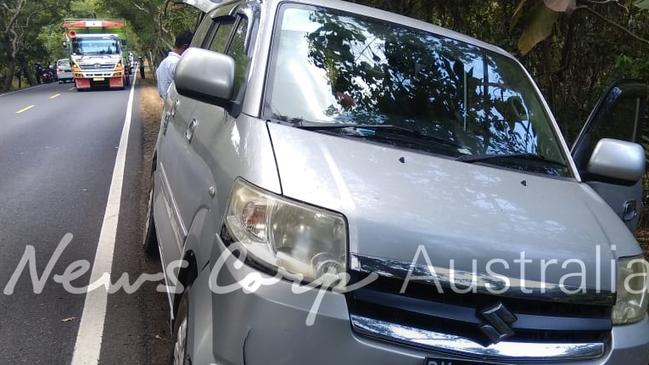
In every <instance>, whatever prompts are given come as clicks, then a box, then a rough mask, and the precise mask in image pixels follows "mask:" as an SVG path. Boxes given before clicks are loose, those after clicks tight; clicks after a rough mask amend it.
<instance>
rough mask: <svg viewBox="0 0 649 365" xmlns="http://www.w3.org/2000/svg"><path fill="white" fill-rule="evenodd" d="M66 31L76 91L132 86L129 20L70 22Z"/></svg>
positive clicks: (80, 20) (68, 20)
mask: <svg viewBox="0 0 649 365" xmlns="http://www.w3.org/2000/svg"><path fill="white" fill-rule="evenodd" d="M63 28H64V29H65V31H66V42H65V44H64V45H65V46H66V47H67V49H68V51H69V54H70V61H71V64H72V76H73V79H74V84H75V87H76V89H77V90H88V89H92V88H95V87H109V88H111V89H113V88H115V89H124V88H125V87H126V86H128V85H129V84H130V74H131V67H130V66H129V64H128V49H127V46H128V42H127V40H126V21H124V20H113V19H110V20H98V19H67V20H65V21H64V23H63Z"/></svg>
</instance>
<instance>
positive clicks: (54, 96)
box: [50, 94, 61, 100]
mask: <svg viewBox="0 0 649 365" xmlns="http://www.w3.org/2000/svg"><path fill="white" fill-rule="evenodd" d="M59 96H61V94H54V95H52V96H50V100H52V99H54V98H58V97H59Z"/></svg>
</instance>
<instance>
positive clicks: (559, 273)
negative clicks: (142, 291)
mask: <svg viewBox="0 0 649 365" xmlns="http://www.w3.org/2000/svg"><path fill="white" fill-rule="evenodd" d="M191 3H193V4H195V5H197V6H199V7H200V8H201V9H202V10H204V11H205V13H206V15H205V17H204V18H203V20H202V22H201V23H200V25H199V27H198V29H197V31H196V33H195V38H194V41H193V44H192V48H190V49H189V50H188V51H187V52H186V53H185V54H184V56H183V58H182V60H181V61H180V62H179V64H178V66H177V69H176V77H175V83H174V85H173V86H172V87H171V88H170V92H169V95H168V98H167V99H166V100H165V108H164V115H163V119H162V124H161V129H160V134H159V138H158V142H157V146H156V150H155V156H154V165H153V182H154V186H153V189H152V190H151V194H150V209H149V211H150V213H149V217H148V219H147V230H146V235H145V240H144V248H145V250H146V251H147V252H148V253H149V254H152V255H154V254H156V251H157V250H158V249H159V254H160V258H161V263H162V266H163V268H164V269H165V274H166V275H165V276H166V279H167V284H168V288H169V290H168V294H169V295H168V298H169V304H170V308H171V316H172V318H173V334H174V360H173V362H174V364H200V365H202V364H219V365H225V364H246V365H255V364H299V365H303V364H310V365H316V364H323V365H325V364H326V365H330V364H386V365H392V364H413V365H434V364H436V365H440V364H445V365H475V364H521V363H525V364H574V365H586V364H589V365H590V364H593V365H594V364H610V365H613V364H615V365H617V364H624V365H647V363H648V362H649V320H648V319H647V302H648V294H647V271H648V270H647V266H648V264H647V262H646V261H644V259H642V250H641V249H640V247H639V245H638V243H637V242H636V240H635V239H634V236H633V234H632V230H634V228H635V225H636V224H637V222H638V212H639V209H640V207H641V203H642V177H643V174H644V171H645V151H644V150H643V148H642V146H641V145H639V144H637V143H638V142H639V141H640V140H641V137H642V133H643V131H644V130H645V127H646V126H645V125H644V124H645V116H646V109H645V108H646V102H647V87H646V86H645V85H643V84H642V83H640V82H636V81H621V82H618V83H616V84H614V85H612V86H611V87H610V89H609V90H607V92H606V93H605V95H604V96H603V97H602V99H601V101H600V102H599V103H598V104H597V106H596V108H595V110H594V111H593V113H592V115H591V117H590V118H589V120H588V121H587V122H586V126H585V127H584V130H583V132H582V133H581V135H580V136H579V138H578V139H577V142H576V143H575V144H574V145H573V146H572V148H569V147H568V146H567V144H566V142H565V141H564V138H563V137H562V135H561V133H560V130H559V128H558V126H557V123H556V121H555V119H554V117H553V115H552V113H551V111H550V110H549V108H548V105H547V103H546V102H545V100H544V99H543V97H542V96H541V93H540V92H539V89H538V88H537V87H536V85H535V83H534V82H533V81H532V79H531V78H530V76H529V74H528V73H527V72H526V70H525V69H524V68H523V67H522V66H521V64H520V63H519V62H518V61H516V59H514V58H513V57H512V56H511V55H509V54H508V53H506V52H505V51H503V50H502V49H500V48H498V47H495V46H493V45H490V44H486V43H483V42H481V41H478V40H476V39H472V38H470V37H467V36H465V35H462V34H458V33H455V32H452V31H449V30H446V29H443V28H439V27H436V26H433V25H430V24H427V23H424V22H420V21H416V20H413V19H410V18H407V17H403V16H399V15H395V14H391V13H387V12H383V11H379V10H376V9H371V8H368V7H363V6H359V5H356V4H351V3H347V2H342V1H336V0H317V1H316V0H297V1H282V0H265V1H222V2H212V1H198V0H192V1H191ZM177 284H181V285H177ZM172 289H173V290H172Z"/></svg>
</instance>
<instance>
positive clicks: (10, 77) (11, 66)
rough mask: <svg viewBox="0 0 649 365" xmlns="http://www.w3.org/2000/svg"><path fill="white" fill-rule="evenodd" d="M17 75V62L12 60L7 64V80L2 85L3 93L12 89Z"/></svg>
mask: <svg viewBox="0 0 649 365" xmlns="http://www.w3.org/2000/svg"><path fill="white" fill-rule="evenodd" d="M15 73H16V60H15V59H10V60H9V62H8V63H7V69H6V71H5V80H4V85H2V90H3V91H9V90H10V89H11V84H12V83H13V81H14V74H15Z"/></svg>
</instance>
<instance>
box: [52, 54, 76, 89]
mask: <svg viewBox="0 0 649 365" xmlns="http://www.w3.org/2000/svg"><path fill="white" fill-rule="evenodd" d="M56 77H57V79H58V80H59V84H62V83H68V82H73V81H74V80H73V78H72V67H71V66H70V59H69V58H63V59H60V60H58V61H56Z"/></svg>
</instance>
